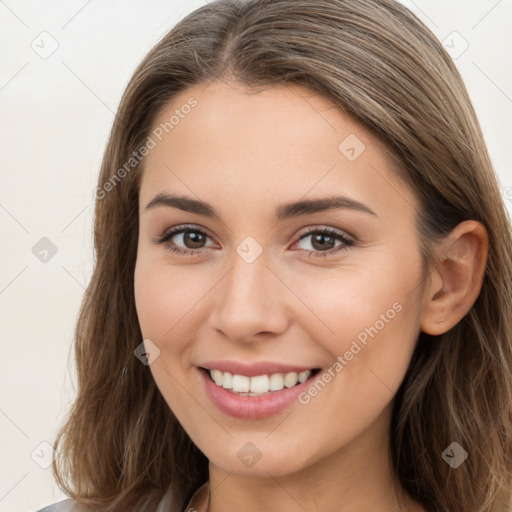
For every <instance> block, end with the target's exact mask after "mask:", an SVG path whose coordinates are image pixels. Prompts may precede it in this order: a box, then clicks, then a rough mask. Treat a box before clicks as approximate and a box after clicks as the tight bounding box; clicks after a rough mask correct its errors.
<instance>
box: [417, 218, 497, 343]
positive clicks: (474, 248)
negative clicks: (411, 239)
mask: <svg viewBox="0 0 512 512" xmlns="http://www.w3.org/2000/svg"><path fill="white" fill-rule="evenodd" d="M488 248H489V239H488V235H487V230H486V229H485V227H484V226H483V225H482V224H481V223H480V222H477V221H475V220H467V221H464V222H461V223H460V224H459V225H458V226H457V227H455V228H454V229H453V231H452V232H451V233H450V234H449V235H448V236H447V238H446V239H445V240H443V242H442V243H441V244H440V245H439V246H438V247H437V248H436V251H435V252H436V256H437V259H438V262H439V263H438V265H437V266H436V268H434V269H433V271H432V273H431V275H430V282H429V290H428V293H427V295H426V296H425V299H424V303H423V308H422V313H421V330H422V331H423V332H425V333H427V334H432V335H439V334H443V333H445V332H447V331H449V330H450V329H451V328H452V327H453V326H455V325H457V324H458V323H459V322H460V321H461V320H462V318H464V316H465V315H466V314H467V313H468V311H469V310H470V309H471V308H472V306H473V304H474V303H475V301H476V299H477V297H478V295H479V293H480V290H481V288H482V283H483V280H484V275H485V267H486V264H487V253H488Z"/></svg>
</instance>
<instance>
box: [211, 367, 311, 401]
mask: <svg viewBox="0 0 512 512" xmlns="http://www.w3.org/2000/svg"><path fill="white" fill-rule="evenodd" d="M210 375H211V377H212V379H213V381H214V382H215V384H217V386H219V387H223V388H224V389H227V390H230V391H232V392H233V393H237V394H241V395H245V396H258V395H263V394H266V393H269V392H271V391H280V390H281V389H283V388H284V387H287V388H292V387H293V386H296V385H297V384H298V383H300V384H302V383H303V382H304V381H305V380H307V379H308V377H309V376H310V375H311V370H306V371H304V372H300V373H297V372H290V373H284V374H283V373H273V374H272V375H258V376H256V377H247V376H245V375H236V374H235V375H233V374H232V373H229V372H221V371H220V370H210Z"/></svg>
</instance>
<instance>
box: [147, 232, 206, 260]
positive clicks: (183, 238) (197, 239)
mask: <svg viewBox="0 0 512 512" xmlns="http://www.w3.org/2000/svg"><path fill="white" fill-rule="evenodd" d="M207 238H210V237H209V236H208V234H207V233H206V232H205V231H203V230H202V229H199V228H197V227H193V226H177V227H175V228H172V229H170V230H168V231H166V232H165V233H164V234H163V235H161V236H159V237H157V238H156V239H155V240H154V242H155V243H157V244H167V249H168V250H169V251H171V252H175V253H178V254H192V255H194V254H200V253H201V252H203V250H204V249H205V247H204V246H203V244H204V243H205V241H206V239H207ZM173 239H174V240H173ZM176 243H180V244H183V245H185V247H180V246H179V245H176Z"/></svg>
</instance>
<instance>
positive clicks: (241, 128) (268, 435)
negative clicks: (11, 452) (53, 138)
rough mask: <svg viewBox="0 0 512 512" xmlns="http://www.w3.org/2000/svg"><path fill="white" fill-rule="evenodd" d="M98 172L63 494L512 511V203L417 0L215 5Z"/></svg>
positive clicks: (158, 65) (73, 501)
mask: <svg viewBox="0 0 512 512" xmlns="http://www.w3.org/2000/svg"><path fill="white" fill-rule="evenodd" d="M96 196H97V202H96V219H95V247H96V254H97V262H96V267H95V270H94V274H93V277H92V280H91V283H90V285H89V288H88V291H87V294H86V296H85V298H84V302H83V306H82V310H81V315H80V319H79V322H78V325H77V330H76V347H75V349H76V360H77V368H78V377H79V390H78V396H77V398H76V401H75V403H74V405H73V408H72V410H71V412H70V415H69V418H68V420H67V422H66V424H65V425H64V427H63V428H62V430H61V432H60V434H59V436H58V439H57V445H56V448H57V450H58V456H57V459H56V462H55V465H54V470H55V476H56V478H57V481H58V483H59V485H60V486H61V488H62V489H63V490H64V491H65V492H66V493H67V494H68V495H69V496H70V497H71V498H70V499H69V500H66V501H65V502H62V503H60V504H57V505H55V506H53V507H50V508H49V509H48V510H57V511H60V510H102V511H103V510H105V511H106V510H109V511H114V510H115V511H118V510H119V511H121V510H123V511H126V510H137V511H139V510H144V511H150V510H151V511H153V510H158V511H161V512H163V511H164V510H165V511H171V510H172V511H174V510H176V511H183V510H198V511H206V510H208V511H210V512H220V511H223V510H230V509H238V510H244V511H260V510H266V511H272V510H287V511H295V510H297V511H299V510H308V511H313V510H322V511H323V510H363V509H364V510H379V511H395V510H396V511H398V510H409V511H414V512H419V511H450V512H456V511H461V512H462V511H464V512H468V511H479V512H483V511H489V512H490V511H492V512H497V511H503V512H504V511H506V510H510V506H511V504H512V496H511V495H512V482H511V470H512V459H511V446H512V445H511V436H512V428H511V427H512V424H511V419H512V414H511V405H510V404H511V403H512V380H511V379H512V377H511V375H512V371H511V370H512V351H511V348H512V347H511V339H512V315H511V304H512V296H511V283H512V275H511V273H512V270H511V269H512V237H511V230H510V224H509V220H508V217H507V214H506V210H505V207H504V204H503V201H502V199H501V197H500V193H499V188H498V185H497V181H496V177H495V174H494V172H493V169H492V165H491V162H490V159H489V156H488V153H487V149H486V147H485V144H484V141H483V137H482V133H481V130H480V127H479V124H478V121H477V119H476V116H475V113H474V110H473V108H472V106H471V102H470V99H469V97H468V94H467V92H466V89H465V87H464V85H463V83H462V80H461V78H460V76H459V74H458V72H457V71H456V68H455V66H454V65H453V63H452V61H451V59H450V57H449V56H448V55H447V54H446V52H445V51H444V49H443V48H442V46H441V44H440V43H439V42H438V41H437V40H436V38H435V37H434V36H433V34H432V33H431V32H430V31H429V30H428V29H427V28H426V27H425V26H424V25H423V24H422V23H421V22H420V21H419V20H418V19H417V18H416V17H415V16H414V15H413V14H411V13H410V12H409V11H408V10H407V9H405V8H404V7H403V6H401V5H400V4H398V3H396V2H394V1H393V0H320V1H318V0H317V1H311V0H294V1H289V0H249V1H236V0H220V1H216V2H212V3H210V4H209V5H207V6H205V7H202V8H201V9H198V10H196V11H195V12H193V13H192V14H190V15H189V16H187V17H186V18H185V19H184V20H182V21H181V22H180V23H179V24H178V25H177V26H176V27H175V28H174V29H173V30H171V32H169V34H167V35H166V36H165V37H164V38H163V39H162V41H160V42H159V43H158V44H157V45H156V46H155V48H153V50H152V51H151V52H150V53H149V54H148V55H147V56H146V58H145V59H144V60H143V62H142V63H141V64H140V65H139V67H138V69H137V70H136V71H135V73H134V76H133V77H132V79H131V81H130V83H129V84H128V86H127V89H126V91H125V94H124V96H123V99H122V102H121V105H120V107H119V111H118V115H117V116H116V120H115V122H114V126H113V129H112V133H111V136H110V140H109V143H108V146H107V149H106V152H105V155H104V160H103V165H102V169H101V173H100V178H99V184H98V189H97V194H96ZM65 507H67V508H65Z"/></svg>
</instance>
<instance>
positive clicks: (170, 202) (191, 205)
mask: <svg viewBox="0 0 512 512" xmlns="http://www.w3.org/2000/svg"><path fill="white" fill-rule="evenodd" d="M162 206H163V207H168V208H178V209H180V210H183V211H185V212H190V213H196V214H198V215H203V216H205V217H209V218H212V219H217V220H219V221H222V219H221V217H220V215H219V214H218V213H217V212H216V211H215V209H214V208H213V207H212V206H211V205H210V204H208V203H206V202H204V201H199V200H197V199H192V198H190V197H185V196H179V195H176V194H166V193H163V192H161V193H159V194H157V195H156V196H155V197H154V198H153V199H152V200H151V201H150V202H149V203H148V204H147V205H146V211H147V210H151V209H153V208H157V207H162ZM337 209H347V210H354V211H358V212H363V213H367V214H369V215H373V216H375V217H378V215H377V214H376V213H375V212H374V211H373V210H371V209H370V208H369V207H368V206H366V205H365V204H363V203H360V202H359V201H356V200H355V199H351V198H350V197H346V196H340V195H338V196H329V197H322V198H318V199H307V200H302V201H296V202H291V203H285V204H282V205H281V206H279V207H278V208H277V209H276V210H275V212H274V215H273V218H274V220H276V221H280V220H284V219H289V218H292V217H298V216H300V215H307V214H312V213H318V212H325V211H329V210H337Z"/></svg>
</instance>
